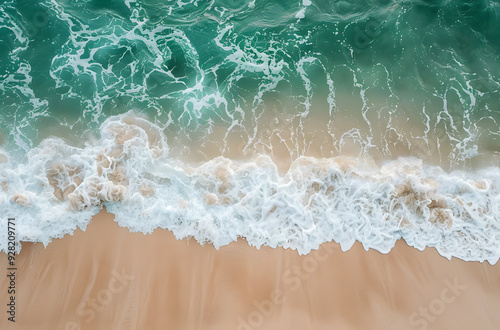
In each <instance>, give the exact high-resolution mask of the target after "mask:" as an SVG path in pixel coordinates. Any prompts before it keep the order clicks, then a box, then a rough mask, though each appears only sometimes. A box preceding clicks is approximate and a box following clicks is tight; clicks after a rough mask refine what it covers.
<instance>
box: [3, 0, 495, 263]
mask: <svg viewBox="0 0 500 330" xmlns="http://www.w3.org/2000/svg"><path fill="white" fill-rule="evenodd" d="M0 42H1V45H2V47H1V48H0V143H1V145H0V148H1V149H0V152H1V155H0V161H1V162H2V163H1V164H0V181H1V184H2V189H1V190H0V203H1V204H2V209H4V210H5V212H4V215H5V217H7V216H15V217H17V218H19V219H20V220H19V223H20V227H19V231H18V234H19V238H20V239H21V240H27V241H41V242H44V243H48V242H50V240H51V239H52V238H55V237H61V236H63V235H64V234H67V233H72V232H73V231H74V230H75V229H76V228H78V227H80V228H85V226H86V225H87V224H88V222H89V220H90V217H91V216H92V215H93V214H95V213H96V212H97V211H98V210H99V209H100V208H101V207H102V205H103V204H105V205H106V206H107V207H108V210H110V211H112V212H113V213H115V214H116V215H117V221H118V222H119V223H120V225H122V226H126V227H128V228H130V229H131V230H133V231H142V232H146V233H147V232H151V231H152V230H154V229H155V228H168V229H170V230H172V231H173V232H174V234H175V235H176V236H177V237H178V238H182V237H188V236H192V237H195V238H196V239H197V240H198V241H199V242H201V243H204V242H210V243H213V244H214V245H216V246H221V245H225V244H228V243H229V242H231V241H234V240H235V239H236V238H237V237H245V238H246V239H247V240H248V242H249V243H250V244H251V245H256V246H260V245H270V246H274V247H276V246H283V247H287V248H294V249H297V250H298V251H299V253H308V252H309V251H310V250H311V249H315V248H317V247H318V246H319V244H321V243H322V242H326V241H331V240H335V241H337V242H339V243H341V244H342V246H343V248H344V249H349V248H350V246H351V245H352V244H353V242H354V241H355V240H358V241H360V242H362V243H363V244H364V246H365V248H375V249H378V250H379V251H382V252H388V251H389V250H390V249H391V248H392V246H393V245H394V242H395V241H396V240H397V239H400V238H403V239H405V240H406V241H407V242H408V244H410V245H412V246H415V247H416V248H419V249H423V248H425V247H427V246H434V247H436V248H437V249H438V251H439V252H440V253H441V254H442V255H443V256H446V257H451V256H456V257H459V258H462V259H465V260H488V261H490V262H492V263H493V262H496V261H497V260H498V258H499V257H500V195H499V193H500V169H499V165H500V140H499V139H500V128H499V123H500V97H499V96H500V65H499V64H500V2H499V1H482V0H476V1H458V0H448V1H438V0H433V1H431V0H428V1H424V0H421V1H390V0H363V1H361V0H354V1H324V0H323V1H320V0H294V1H272V0H269V1H260V0H254V1H249V0H234V1H229V0H221V1H201V0H191V1H189V0H186V1H166V0H163V1H162V0H143V1H132V0H107V1H105V0H93V1H89V0H85V1H69V0H51V1H48V0H46V1H33V0H32V1H28V0H10V1H9V0H6V1H3V2H2V3H1V4H0ZM4 220H6V218H5V219H2V221H3V222H1V223H0V231H1V232H0V237H3V238H6V235H7V231H6V230H4V229H5V228H6V221H4ZM4 236H5V237H4ZM2 242H6V239H4V240H2ZM1 244H3V243H1ZM0 248H2V249H5V248H6V245H5V246H4V245H0Z"/></svg>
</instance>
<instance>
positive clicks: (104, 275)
mask: <svg viewBox="0 0 500 330" xmlns="http://www.w3.org/2000/svg"><path fill="white" fill-rule="evenodd" d="M113 218H114V216H113V215H112V214H109V213H106V211H105V210H103V211H101V212H100V213H99V214H98V215H96V216H95V217H94V218H93V219H92V221H91V223H90V224H89V225H88V227H87V230H86V231H85V232H83V231H81V230H77V231H76V232H75V233H74V235H73V236H66V237H64V238H62V239H57V240H54V241H53V242H52V243H51V244H49V245H48V246H47V248H44V246H43V245H42V244H40V243H37V244H33V243H23V248H22V251H21V253H20V255H18V256H17V259H16V263H17V267H18V270H17V278H16V287H17V292H16V302H17V304H16V323H15V324H14V323H12V322H9V321H7V317H8V314H7V313H6V309H7V307H6V302H7V301H8V295H7V286H8V278H7V277H6V276H3V277H2V278H1V280H0V301H1V302H2V306H4V307H3V308H2V309H3V310H4V311H3V312H2V317H1V318H0V328H1V329H40V330H41V329H51V330H52V329H214V330H215V329H239V330H248V329H301V330H303V329H340V330H342V329H384V330H388V329H483V330H484V329H499V328H500V314H499V313H498V311H499V310H500V263H497V264H496V265H490V264H487V263H479V262H464V261H462V260H458V259H453V260H451V261H449V260H447V259H445V258H443V257H441V256H440V255H439V254H438V253H437V252H436V250H434V249H431V248H429V249H426V250H425V251H423V252H421V251H418V250H416V249H414V248H411V247H409V246H407V245H406V243H405V242H404V241H399V242H398V243H397V244H396V247H395V248H394V249H393V250H392V251H391V252H390V253H389V254H386V255H384V254H381V253H379V252H377V251H373V250H370V251H365V250H364V249H363V247H362V246H361V244H359V243H357V244H355V245H354V246H353V248H352V249H351V250H349V251H347V252H342V251H341V249H340V246H339V245H338V244H336V243H327V244H323V245H322V246H321V247H320V249H319V250H318V251H315V252H312V253H311V254H308V255H306V256H299V255H298V254H297V252H296V251H292V250H284V249H281V248H276V249H272V248H269V247H262V248H261V249H260V250H258V249H257V248H255V247H252V246H249V245H248V244H247V243H246V242H245V241H244V240H240V241H238V242H235V243H232V244H230V245H228V246H225V247H222V248H221V249H220V250H216V249H215V248H214V247H213V246H211V245H205V246H200V245H199V244H198V243H197V242H195V241H193V240H186V239H184V240H176V239H175V237H174V235H173V234H172V233H171V232H170V231H168V230H163V229H158V230H156V231H154V232H153V233H152V234H149V235H144V234H142V233H130V232H129V230H128V229H126V228H121V227H119V226H118V224H117V223H115V222H114V221H113ZM0 257H1V258H0V259H1V261H0V267H2V270H4V271H5V270H6V268H7V257H6V255H5V254H2V255H0Z"/></svg>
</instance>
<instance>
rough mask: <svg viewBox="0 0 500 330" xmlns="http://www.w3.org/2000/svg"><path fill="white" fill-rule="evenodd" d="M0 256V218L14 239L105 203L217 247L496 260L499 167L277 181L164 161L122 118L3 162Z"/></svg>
mask: <svg viewBox="0 0 500 330" xmlns="http://www.w3.org/2000/svg"><path fill="white" fill-rule="evenodd" d="M0 183H1V187H0V203H1V205H2V210H3V217H2V218H1V222H0V242H1V243H0V244H1V245H0V249H1V250H2V251H5V250H6V248H7V246H6V242H7V237H6V235H7V221H6V220H7V218H8V217H15V218H16V219H17V220H16V221H17V228H16V234H17V238H18V239H19V240H21V241H32V242H43V243H44V244H48V243H49V242H50V241H51V239H53V238H59V237H62V236H63V235H65V234H71V233H73V231H74V230H75V229H77V228H82V229H85V227H86V226H87V224H88V223H89V221H90V218H91V217H92V216H93V215H94V214H96V213H97V212H98V211H99V210H100V208H101V207H102V206H103V205H106V207H107V209H108V210H109V211H110V212H112V213H114V214H115V215H116V221H117V222H118V223H119V225H120V226H124V227H127V228H129V229H130V230H131V231H139V232H144V233H150V232H152V231H153V230H155V229H157V228H167V229H169V230H171V231H172V232H173V233H174V235H175V236H176V237H177V238H178V239H181V238H185V237H194V238H195V239H196V240H197V241H198V242H200V243H201V244H204V243H207V242H210V243H212V244H213V245H214V246H215V247H216V248H219V247H220V246H223V245H226V244H229V243H230V242H232V241H235V240H236V239H237V238H238V237H245V238H246V240H247V241H248V243H249V244H250V245H253V246H257V247H260V246H262V245H268V246H271V247H278V246H281V247H285V248H292V249H296V250H297V251H298V252H299V253H301V254H306V253H308V252H310V251H311V250H312V249H317V248H318V247H319V245H320V244H321V243H324V242H328V241H331V240H334V241H336V242H338V243H340V244H341V246H342V249H343V250H348V249H350V248H351V246H352V245H353V243H354V242H355V241H356V240H357V241H359V242H361V243H362V244H363V246H364V247H365V248H366V249H368V248H372V249H376V250H378V251H380V252H382V253H387V252H389V251H390V250H391V248H392V247H393V246H394V244H395V242H396V240H398V239H400V238H403V239H405V240H406V242H407V243H408V244H409V245H411V246H414V247H415V248H417V249H420V250H423V249H424V248H425V247H435V248H436V249H437V250H438V251H439V253H440V254H441V255H443V256H445V257H447V258H451V257H457V258H461V259H464V260H473V261H484V260H487V261H488V262H490V263H492V264H493V263H496V262H497V261H498V259H499V257H500V194H499V187H500V169H499V168H495V167H493V168H487V169H483V170H480V171H476V172H452V173H447V172H445V171H443V170H442V169H440V168H438V167H433V166H427V165H425V164H423V163H422V161H421V160H419V159H416V158H401V159H398V160H396V161H391V162H388V163H386V164H384V165H383V166H382V167H375V166H372V167H367V166H364V165H362V164H360V163H359V161H358V160H356V159H352V158H344V157H338V158H332V159H316V158H308V157H300V158H298V159H296V160H295V161H294V162H293V163H292V165H291V167H290V169H289V170H288V172H287V173H286V174H285V175H281V174H280V172H279V171H278V169H277V167H276V165H275V164H274V163H273V162H272V160H271V159H270V158H269V157H267V156H264V155H263V156H258V157H256V158H255V159H254V160H253V161H246V162H242V161H232V160H230V159H227V158H223V157H219V158H216V159H213V160H211V161H208V162H206V163H204V164H201V165H197V166H190V165H189V164H187V163H184V162H182V161H181V160H178V159H173V158H172V157H171V156H169V148H168V145H167V141H166V139H165V137H164V135H163V134H162V132H161V130H160V128H159V127H157V126H155V125H154V124H152V123H150V122H148V121H146V120H144V119H140V118H137V117H135V116H133V114H132V113H127V114H124V115H120V116H115V117H111V118H109V119H107V120H106V121H105V122H104V124H103V125H102V127H101V138H100V139H99V140H97V141H93V142H88V143H87V145H86V146H85V147H84V148H76V147H72V146H69V145H67V144H66V143H65V142H64V141H63V140H61V139H57V138H50V139H47V140H45V141H43V142H42V143H41V145H40V146H38V147H36V148H34V149H32V150H31V151H30V152H29V154H28V156H27V160H25V161H24V163H16V162H15V161H13V160H12V159H10V158H8V160H7V162H5V163H0Z"/></svg>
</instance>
